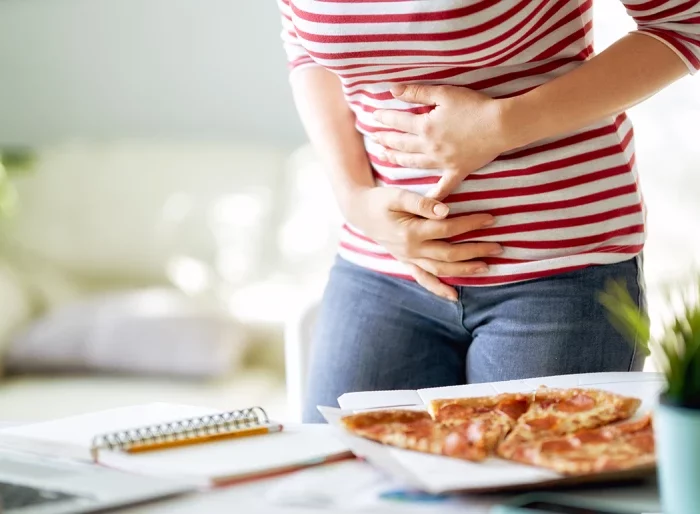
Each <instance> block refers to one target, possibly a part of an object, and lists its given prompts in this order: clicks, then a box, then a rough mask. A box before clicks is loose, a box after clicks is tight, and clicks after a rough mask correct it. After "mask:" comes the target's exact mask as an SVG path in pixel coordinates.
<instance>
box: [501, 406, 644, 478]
mask: <svg viewBox="0 0 700 514" xmlns="http://www.w3.org/2000/svg"><path fill="white" fill-rule="evenodd" d="M510 458H511V460H513V461H517V462H522V463H524V464H531V465H534V466H540V467H544V468H549V469H552V470H554V471H557V472H559V473H563V474H565V475H585V474H590V473H601V472H606V471H624V470H630V469H635V468H645V467H649V468H651V467H653V466H654V465H655V462H656V456H655V450H654V433H653V428H652V421H651V416H649V415H647V416H645V417H643V418H641V419H638V420H634V421H623V422H620V423H617V424H614V425H607V426H603V427H600V428H596V429H585V430H580V431H578V432H576V433H574V434H570V435H566V436H560V437H552V438H548V439H540V440H536V441H532V442H530V443H526V444H521V445H520V446H518V447H517V448H516V449H515V451H514V453H513V454H512V455H511V457H510Z"/></svg>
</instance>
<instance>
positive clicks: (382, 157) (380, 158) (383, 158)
mask: <svg viewBox="0 0 700 514" xmlns="http://www.w3.org/2000/svg"><path fill="white" fill-rule="evenodd" d="M377 158H378V159H379V160H380V161H384V162H387V160H388V159H389V158H388V157H387V155H386V153H384V152H379V154H378V155H377Z"/></svg>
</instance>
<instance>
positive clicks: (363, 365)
mask: <svg viewBox="0 0 700 514" xmlns="http://www.w3.org/2000/svg"><path fill="white" fill-rule="evenodd" d="M641 277H642V273H641V264H640V259H639V258H634V259H630V260H628V261H624V262H621V263H619V264H610V265H604V266H591V267H587V268H584V269H581V270H578V271H573V272H569V273H562V274H558V275H554V276H551V277H547V278H543V279H538V280H531V281H527V282H520V283H516V284H507V285H502V286H493V287H460V288H458V292H459V301H458V302H456V303H453V302H449V301H447V300H444V299H442V298H439V297H437V296H434V295H433V294H431V293H429V292H428V291H426V290H425V289H423V288H422V287H420V286H419V285H418V284H416V283H414V282H411V281H408V280H405V279H401V278H395V277H392V276H388V275H384V274H381V273H378V272H375V271H371V270H369V269H365V268H362V267H360V266H357V265H355V264H351V263H349V262H347V261H345V260H343V259H340V258H339V259H338V260H337V262H336V264H335V266H334V267H333V269H332V271H331V275H330V280H329V282H328V285H327V287H326V292H325V295H324V298H323V301H322V305H321V309H320V315H319V319H318V323H317V325H316V327H315V333H314V341H313V346H312V355H311V363H310V376H309V383H308V387H307V397H306V405H305V411H304V420H305V421H306V422H320V421H322V418H321V416H320V415H319V413H318V410H317V409H316V406H317V405H330V406H337V401H336V400H337V398H338V396H340V395H341V394H343V393H346V392H351V391H367V390H388V389H417V388H423V387H437V386H448V385H457V384H465V383H477V382H491V381H499V380H512V379H520V378H532V377H539V376H548V375H560V374H570V373H587V372H597V371H632V370H640V369H641V368H642V366H643V363H644V360H643V358H642V356H641V354H640V353H639V352H636V351H635V346H634V344H632V343H630V342H629V341H628V340H626V339H625V338H624V337H623V336H622V335H620V334H619V333H618V332H617V330H616V329H615V328H614V327H613V326H612V325H611V324H610V323H609V321H608V319H607V314H606V310H605V308H604V307H603V306H602V305H601V303H600V302H599V299H598V295H599V293H600V292H601V291H602V290H603V289H604V288H605V287H606V284H607V282H608V281H609V280H611V279H615V280H624V281H625V283H626V284H627V288H628V290H629V292H630V294H631V295H632V298H634V299H635V300H636V301H637V303H638V305H639V307H640V308H641V309H645V308H646V307H645V302H644V287H643V282H642V278H641Z"/></svg>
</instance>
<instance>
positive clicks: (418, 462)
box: [319, 373, 665, 494]
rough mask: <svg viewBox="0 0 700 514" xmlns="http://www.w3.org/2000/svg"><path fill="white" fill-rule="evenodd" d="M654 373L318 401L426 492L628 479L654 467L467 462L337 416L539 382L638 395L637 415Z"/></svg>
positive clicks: (421, 405)
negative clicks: (560, 469)
mask: <svg viewBox="0 0 700 514" xmlns="http://www.w3.org/2000/svg"><path fill="white" fill-rule="evenodd" d="M664 383H665V382H664V379H663V376H662V375H660V374H657V373H594V374H583V375H567V376H556V377H546V378H538V379H529V380H516V381H509V382H495V383H489V384H470V385H463V386H453V387H439V388H431V389H420V390H417V391H375V392H359V393H348V394H344V395H343V396H341V397H340V398H339V399H338V404H339V405H340V407H341V408H340V409H335V408H331V407H319V410H320V411H321V413H322V414H323V415H324V417H325V418H326V420H327V421H328V422H329V423H330V424H331V425H333V426H335V427H336V428H337V432H338V436H339V437H340V438H341V439H342V441H343V442H344V443H345V444H347V445H348V446H349V448H350V449H351V450H352V451H353V453H355V455H357V456H358V457H361V458H364V459H366V460H367V461H369V462H371V463H372V464H374V465H375V466H377V467H379V468H381V469H383V470H384V471H386V472H387V473H390V474H391V475H393V476H395V477H396V478H399V479H402V480H403V481H405V482H406V483H407V484H408V485H410V486H412V487H415V488H417V489H420V490H423V491H426V492H430V493H435V494H439V493H446V492H455V491H464V492H485V491H504V490H513V489H533V488H536V487H544V486H547V487H551V486H564V485H571V484H574V483H581V482H609V481H620V480H628V479H631V478H638V477H641V476H649V475H650V474H653V471H654V470H653V469H649V468H647V469H642V470H635V471H633V472H622V473H606V474H598V475H588V476H586V477H566V476H563V475H560V474H558V473H555V472H553V471H550V470H546V469H540V468H536V467H532V466H525V465H521V464H517V463H513V462H509V461H505V460H502V459H499V458H495V457H493V458H490V459H488V460H486V461H485V462H479V463H474V462H468V461H462V460H459V459H454V458H450V457H443V456H440V455H430V454H423V453H419V452H414V451H409V450H402V449H399V448H394V447H391V446H387V445H382V444H379V443H376V442H373V441H369V440H367V439H363V438H361V437H357V436H354V435H352V434H350V433H349V432H347V431H346V430H345V429H344V428H343V427H342V425H341V423H340V419H341V418H342V416H344V415H347V414H350V413H354V412H361V411H365V410H372V409H386V408H408V409H426V406H427V404H428V402H429V401H430V400H433V399H437V398H464V397H475V396H487V395H493V394H500V393H510V392H530V391H534V390H535V389H537V388H538V387H540V386H543V385H544V386H548V387H557V388H567V387H583V388H591V389H603V390H606V391H611V392H614V393H618V394H622V395H627V396H634V397H637V398H640V399H641V400H642V405H641V407H640V409H639V411H638V415H639V416H641V415H643V414H645V413H647V412H649V411H651V410H653V408H654V406H655V404H656V403H657V401H658V397H659V393H660V392H661V390H662V388H663V386H664Z"/></svg>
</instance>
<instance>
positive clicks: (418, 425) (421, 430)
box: [403, 419, 434, 439]
mask: <svg viewBox="0 0 700 514" xmlns="http://www.w3.org/2000/svg"><path fill="white" fill-rule="evenodd" d="M433 426H434V423H433V421H432V420H429V419H422V420H419V421H414V422H412V423H407V424H406V425H405V426H404V430H403V432H404V434H406V435H407V436H412V437H415V438H417V439H421V438H423V437H428V436H429V435H431V434H432V432H433Z"/></svg>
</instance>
